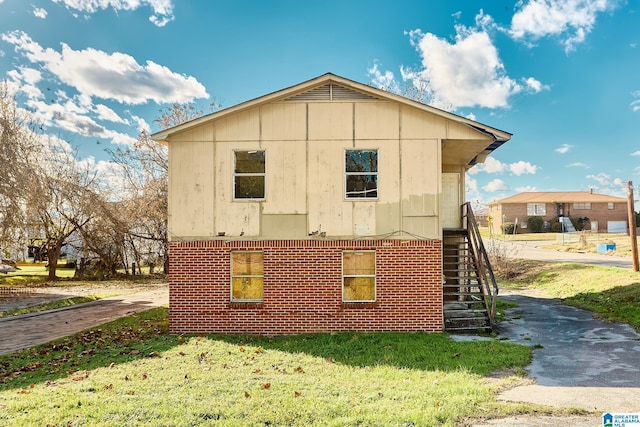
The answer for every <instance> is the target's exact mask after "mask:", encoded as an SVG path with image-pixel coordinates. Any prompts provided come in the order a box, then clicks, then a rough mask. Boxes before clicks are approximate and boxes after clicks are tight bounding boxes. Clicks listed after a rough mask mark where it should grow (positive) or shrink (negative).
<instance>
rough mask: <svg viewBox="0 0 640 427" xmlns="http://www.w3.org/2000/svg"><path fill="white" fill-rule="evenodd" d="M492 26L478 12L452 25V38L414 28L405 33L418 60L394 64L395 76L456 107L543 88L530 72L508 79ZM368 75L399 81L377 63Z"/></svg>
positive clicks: (380, 81)
mask: <svg viewBox="0 0 640 427" xmlns="http://www.w3.org/2000/svg"><path fill="white" fill-rule="evenodd" d="M497 28H498V26H497V25H496V23H495V22H494V20H493V18H492V17H491V16H490V15H485V14H484V13H483V12H482V11H480V13H478V15H476V17H475V25H474V26H473V27H466V26H464V25H456V26H455V30H456V36H455V38H454V40H453V41H451V40H450V39H448V38H440V37H438V36H436V35H435V34H432V33H423V32H422V31H421V30H420V29H415V30H412V31H408V32H406V33H405V34H407V35H408V36H409V42H410V44H411V46H413V47H414V48H415V49H416V51H417V52H418V54H419V55H420V58H421V63H420V65H419V66H416V67H406V66H401V67H400V77H401V80H402V81H403V82H404V83H405V84H407V85H408V86H409V87H408V89H405V90H404V92H407V93H409V95H410V97H412V98H414V99H418V100H420V101H421V102H424V103H428V104H431V105H433V106H435V107H438V108H441V109H444V110H448V111H455V110H457V109H458V108H460V107H478V106H479V107H486V108H508V107H509V99H510V98H511V97H512V96H513V95H517V94H521V93H532V94H535V93H539V92H541V91H543V90H548V89H549V86H547V85H544V84H543V83H541V82H540V81H539V80H537V79H535V78H533V77H528V78H519V79H514V78H511V77H510V76H509V75H508V73H507V71H506V69H505V66H504V64H503V62H502V60H501V59H500V57H499V54H498V49H497V48H496V46H495V45H494V43H493V40H492V39H491V36H490V34H492V33H494V32H495V31H494V30H495V29H497ZM369 74H370V75H371V76H372V77H373V83H374V84H376V85H377V86H379V87H384V88H395V87H397V86H399V85H398V84H397V83H396V80H395V76H394V74H393V73H391V72H389V71H386V72H382V71H381V70H380V69H379V67H378V65H377V64H375V65H374V67H372V68H371V69H370V70H369ZM392 90H393V89H392Z"/></svg>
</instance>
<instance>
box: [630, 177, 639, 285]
mask: <svg viewBox="0 0 640 427" xmlns="http://www.w3.org/2000/svg"><path fill="white" fill-rule="evenodd" d="M627 211H628V213H629V237H630V238H631V256H632V257H633V271H636V272H637V271H639V270H640V267H639V266H638V239H637V237H636V234H637V233H636V212H635V210H634V202H633V182H631V181H629V194H628V196H627Z"/></svg>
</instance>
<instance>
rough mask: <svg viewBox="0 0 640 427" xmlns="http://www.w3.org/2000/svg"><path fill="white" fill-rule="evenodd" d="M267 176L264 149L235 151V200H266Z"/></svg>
mask: <svg viewBox="0 0 640 427" xmlns="http://www.w3.org/2000/svg"><path fill="white" fill-rule="evenodd" d="M265 176H266V158H265V152H264V151H262V150H253V151H234V169H233V198H234V199H235V200H246V199H251V200H256V199H257V200H264V195H265Z"/></svg>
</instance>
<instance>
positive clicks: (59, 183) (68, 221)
mask: <svg viewBox="0 0 640 427" xmlns="http://www.w3.org/2000/svg"><path fill="white" fill-rule="evenodd" d="M29 165H30V176H29V180H28V182H27V184H26V185H25V186H24V187H25V188H24V197H25V201H26V211H27V215H29V218H30V219H31V220H32V221H33V222H35V223H36V224H37V225H38V227H39V229H40V230H39V231H40V233H41V240H42V242H43V243H42V248H43V249H44V251H46V253H47V261H48V265H49V280H56V268H57V265H58V260H59V259H60V254H61V252H62V248H63V246H64V245H65V244H66V243H67V240H68V239H69V238H70V237H71V236H72V235H73V234H74V233H76V232H78V231H79V230H81V229H82V228H83V227H85V226H86V225H87V224H88V223H89V221H90V220H91V219H92V218H93V216H94V215H95V207H96V200H98V199H99V196H98V195H97V193H96V192H95V191H94V188H95V185H96V180H97V174H96V173H95V172H92V171H90V170H88V169H87V168H86V167H84V166H83V165H82V164H81V163H80V162H78V161H77V159H76V157H75V155H74V153H73V152H71V151H69V149H68V148H67V146H66V144H64V143H59V142H56V141H51V140H49V144H43V145H42V146H41V147H40V151H39V159H38V160H35V161H34V160H33V159H32V160H31V161H30V163H29Z"/></svg>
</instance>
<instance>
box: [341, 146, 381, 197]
mask: <svg viewBox="0 0 640 427" xmlns="http://www.w3.org/2000/svg"><path fill="white" fill-rule="evenodd" d="M345 188H346V194H345V195H346V198H347V199H376V198H378V150H346V152H345Z"/></svg>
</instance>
